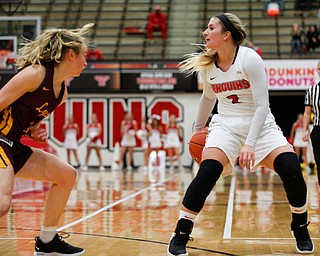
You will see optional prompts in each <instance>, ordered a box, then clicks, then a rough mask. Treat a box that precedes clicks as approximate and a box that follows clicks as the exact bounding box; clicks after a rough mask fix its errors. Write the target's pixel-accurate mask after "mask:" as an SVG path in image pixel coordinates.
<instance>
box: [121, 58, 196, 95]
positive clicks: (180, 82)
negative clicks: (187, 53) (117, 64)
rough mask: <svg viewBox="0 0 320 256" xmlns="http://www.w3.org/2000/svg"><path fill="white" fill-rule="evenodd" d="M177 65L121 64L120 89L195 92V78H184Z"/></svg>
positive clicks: (162, 63)
mask: <svg viewBox="0 0 320 256" xmlns="http://www.w3.org/2000/svg"><path fill="white" fill-rule="evenodd" d="M177 65H178V63H177V62H174V63H168V62H155V63H146V62H131V63H129V62H127V63H126V62H124V63H122V64H121V89H122V90H126V91H195V90H196V78H195V77H194V76H188V77H187V76H186V74H184V73H181V72H180V71H179V69H178V66H177Z"/></svg>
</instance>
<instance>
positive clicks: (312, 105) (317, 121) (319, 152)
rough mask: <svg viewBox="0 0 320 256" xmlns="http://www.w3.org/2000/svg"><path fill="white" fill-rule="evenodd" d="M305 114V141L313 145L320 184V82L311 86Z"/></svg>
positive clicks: (319, 70)
mask: <svg viewBox="0 0 320 256" xmlns="http://www.w3.org/2000/svg"><path fill="white" fill-rule="evenodd" d="M317 72H318V75H319V76H320V61H319V62H318V65H317ZM304 105H305V108H304V115H303V138H302V139H303V141H309V137H310V138H311V143H312V147H313V154H314V159H315V161H316V165H317V173H318V183H319V185H320V82H319V83H317V84H316V85H314V86H311V87H310V88H309V89H308V90H307V92H306V95H305V100H304ZM312 112H313V114H314V120H313V125H314V127H313V129H312V131H311V133H310V131H309V124H310V120H311V114H312Z"/></svg>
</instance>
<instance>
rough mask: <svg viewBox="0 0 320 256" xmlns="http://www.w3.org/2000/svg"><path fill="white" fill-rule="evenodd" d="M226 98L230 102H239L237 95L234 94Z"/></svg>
mask: <svg viewBox="0 0 320 256" xmlns="http://www.w3.org/2000/svg"><path fill="white" fill-rule="evenodd" d="M227 99H229V100H232V101H231V102H232V104H235V103H239V97H238V96H237V95H236V94H232V95H229V96H228V97H227Z"/></svg>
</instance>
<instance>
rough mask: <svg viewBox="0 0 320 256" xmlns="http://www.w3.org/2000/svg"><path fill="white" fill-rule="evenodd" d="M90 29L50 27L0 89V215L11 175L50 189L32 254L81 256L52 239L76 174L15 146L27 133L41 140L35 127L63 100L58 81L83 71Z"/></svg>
mask: <svg viewBox="0 0 320 256" xmlns="http://www.w3.org/2000/svg"><path fill="white" fill-rule="evenodd" d="M92 26H93V24H87V25H85V26H83V28H81V29H74V30H67V29H55V28H51V29H47V30H44V31H43V33H42V34H40V35H39V36H38V37H37V38H36V39H35V40H34V41H26V42H25V43H24V45H23V46H22V47H21V48H20V49H19V55H18V57H17V60H16V65H17V67H18V69H19V72H18V73H17V74H16V75H15V76H14V77H13V78H12V79H11V80H10V81H9V82H8V83H7V84H6V85H5V86H4V87H3V88H2V89H1V90H0V214H1V215H0V216H3V215H5V214H6V213H7V212H8V211H9V209H10V204H11V198H12V192H13V185H14V177H15V176H16V177H22V178H26V179H34V180H43V181H47V182H50V183H51V184H52V185H51V188H50V190H49V192H48V195H47V199H46V205H45V209H44V218H43V226H42V227H41V233H40V236H38V237H36V238H35V241H36V245H35V251H34V255H52V254H54V253H55V255H80V254H83V253H84V249H82V248H79V247H75V246H72V245H70V244H68V243H66V242H64V241H62V237H61V236H59V235H58V234H57V226H58V223H59V219H60V217H61V215H62V213H63V210H64V208H65V206H66V203H67V201H68V198H69V195H70V192H71V190H72V188H73V186H74V184H75V180H76V170H75V169H74V168H73V167H72V166H71V165H69V164H68V163H66V162H65V161H63V160H61V159H59V158H57V157H56V156H54V155H52V154H49V153H46V152H44V151H42V150H40V149H36V148H30V147H28V146H25V145H23V144H21V143H20V138H21V137H22V136H23V135H25V134H28V135H29V136H30V137H32V138H33V139H34V140H36V141H39V142H44V141H46V140H47V133H46V132H45V130H43V129H38V127H37V125H38V124H39V122H40V121H41V120H42V119H43V118H45V117H47V116H48V115H49V114H50V113H51V112H52V111H53V110H54V109H55V108H57V107H58V106H59V105H60V104H61V103H62V102H63V101H64V100H65V99H66V97H67V89H66V86H65V84H64V80H66V79H67V78H70V77H77V76H79V75H80V74H81V72H82V70H83V69H84V67H86V66H87V62H86V53H87V46H86V43H85V37H84V35H85V34H86V33H88V32H89V31H90V29H91V27H92Z"/></svg>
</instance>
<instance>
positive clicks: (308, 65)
mask: <svg viewBox="0 0 320 256" xmlns="http://www.w3.org/2000/svg"><path fill="white" fill-rule="evenodd" d="M264 62H265V67H266V72H267V75H268V83H269V84H268V87H269V90H306V89H307V88H309V87H310V86H313V85H314V84H316V83H318V81H319V77H318V73H317V63H318V60H316V59H315V60H265V61H264Z"/></svg>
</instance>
